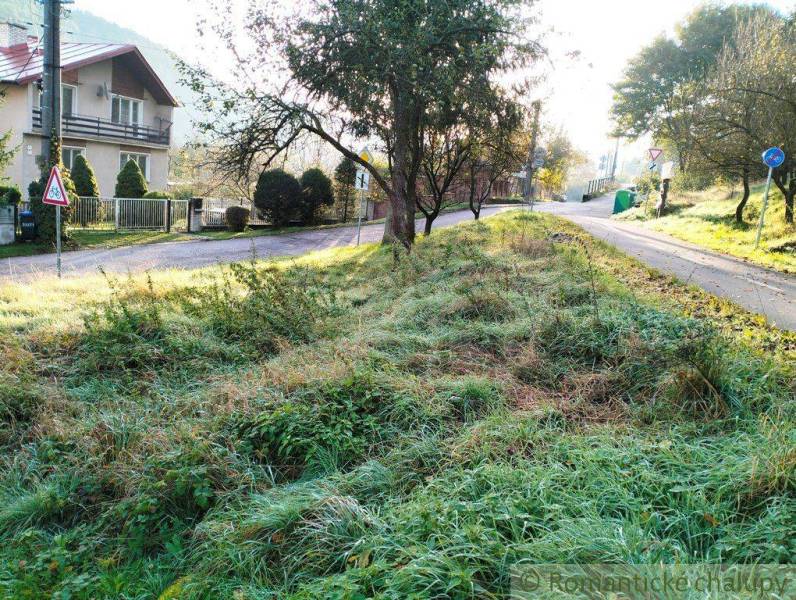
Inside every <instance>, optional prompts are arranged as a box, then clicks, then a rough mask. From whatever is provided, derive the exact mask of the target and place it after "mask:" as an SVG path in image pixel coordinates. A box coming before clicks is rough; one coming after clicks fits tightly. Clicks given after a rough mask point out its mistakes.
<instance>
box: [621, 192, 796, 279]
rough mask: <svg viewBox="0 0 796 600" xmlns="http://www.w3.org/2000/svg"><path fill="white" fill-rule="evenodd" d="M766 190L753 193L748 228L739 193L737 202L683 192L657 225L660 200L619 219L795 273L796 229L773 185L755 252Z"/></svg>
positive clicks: (723, 194) (747, 212)
mask: <svg viewBox="0 0 796 600" xmlns="http://www.w3.org/2000/svg"><path fill="white" fill-rule="evenodd" d="M764 188H765V186H764V185H756V186H754V187H753V188H752V195H751V196H750V198H749V202H748V203H747V205H746V209H745V210H744V222H743V223H741V224H738V223H736V222H735V207H736V205H737V204H738V202H739V201H740V196H739V191H738V190H737V189H736V190H735V194H734V196H733V197H732V198H730V197H729V195H730V194H729V193H728V190H727V189H722V188H711V189H709V190H706V191H704V192H681V193H679V194H674V195H673V196H672V202H671V204H670V207H669V211H668V213H667V214H666V215H665V216H663V217H661V218H660V219H656V218H655V217H654V214H653V211H654V208H655V200H653V199H650V201H649V203H648V205H647V206H646V207H644V206H640V207H638V208H634V209H631V210H629V211H626V212H624V213H621V214H620V215H619V216H618V217H617V218H619V219H623V220H629V221H640V222H643V223H644V225H645V226H647V227H650V228H651V229H655V230H656V231H662V232H664V233H668V234H669V235H672V236H674V237H677V238H680V239H681V240H685V241H687V242H691V243H692V244H697V245H699V246H702V247H704V248H708V249H710V250H715V251H717V252H722V253H724V254H729V255H731V256H736V257H738V258H743V259H745V260H748V261H750V262H753V263H757V264H759V265H762V266H764V267H769V268H772V269H777V270H779V271H784V272H786V273H796V226H793V225H786V224H785V203H784V200H783V199H782V194H781V193H780V192H779V190H777V189H776V188H775V187H774V186H773V185H772V188H771V195H770V196H769V199H768V208H767V209H766V218H765V223H764V226H763V232H762V235H761V238H760V247H759V248H758V249H757V250H755V247H754V244H755V234H756V233H757V224H758V221H759V219H760V209H761V207H762V205H763V191H764Z"/></svg>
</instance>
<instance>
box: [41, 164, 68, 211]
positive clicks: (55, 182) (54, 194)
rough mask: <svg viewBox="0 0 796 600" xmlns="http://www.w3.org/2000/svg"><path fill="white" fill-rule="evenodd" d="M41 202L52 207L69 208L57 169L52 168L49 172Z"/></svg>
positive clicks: (59, 172)
mask: <svg viewBox="0 0 796 600" xmlns="http://www.w3.org/2000/svg"><path fill="white" fill-rule="evenodd" d="M41 201H42V202H44V203H45V204H52V205H53V206H69V196H67V195H66V190H65V189H64V182H63V180H62V179H61V171H59V170H58V167H53V168H52V170H51V171H50V178H49V179H48V180H47V186H46V187H45V188H44V197H43V198H42V199H41Z"/></svg>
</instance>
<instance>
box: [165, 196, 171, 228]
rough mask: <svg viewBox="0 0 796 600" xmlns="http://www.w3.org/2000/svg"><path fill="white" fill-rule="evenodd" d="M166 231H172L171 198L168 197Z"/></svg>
mask: <svg viewBox="0 0 796 600" xmlns="http://www.w3.org/2000/svg"><path fill="white" fill-rule="evenodd" d="M166 233H171V198H166Z"/></svg>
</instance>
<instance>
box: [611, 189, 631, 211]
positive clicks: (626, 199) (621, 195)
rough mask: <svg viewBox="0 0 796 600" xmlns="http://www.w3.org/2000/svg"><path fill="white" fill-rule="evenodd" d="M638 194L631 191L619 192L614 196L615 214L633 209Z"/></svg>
mask: <svg viewBox="0 0 796 600" xmlns="http://www.w3.org/2000/svg"><path fill="white" fill-rule="evenodd" d="M635 199H636V194H635V193H634V192H631V191H630V190H617V192H616V195H615V196H614V214H617V213H620V212H622V211H625V210H627V209H628V208H632V207H633V202H634V201H635Z"/></svg>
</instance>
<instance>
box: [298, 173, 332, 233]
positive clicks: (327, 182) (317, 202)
mask: <svg viewBox="0 0 796 600" xmlns="http://www.w3.org/2000/svg"><path fill="white" fill-rule="evenodd" d="M300 184H301V220H302V221H303V222H304V224H305V225H310V224H312V223H314V222H315V218H316V215H317V212H318V209H319V208H320V207H321V206H331V205H332V204H334V192H333V191H332V180H331V179H329V178H328V177H327V176H326V174H325V173H324V172H323V171H321V170H320V169H317V168H315V169H307V170H306V171H304V173H303V174H302V175H301V181H300Z"/></svg>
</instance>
